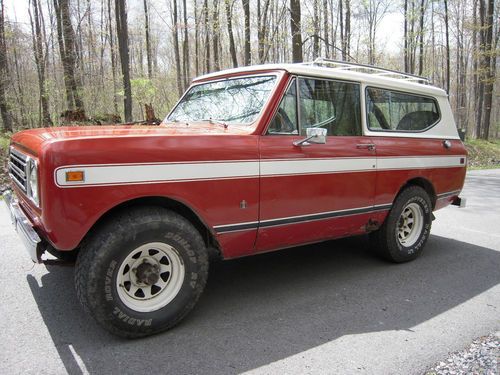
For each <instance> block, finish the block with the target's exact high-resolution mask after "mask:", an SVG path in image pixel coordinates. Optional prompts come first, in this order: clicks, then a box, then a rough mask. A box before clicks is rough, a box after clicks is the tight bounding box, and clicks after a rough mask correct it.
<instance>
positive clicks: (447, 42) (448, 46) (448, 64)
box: [444, 0, 450, 93]
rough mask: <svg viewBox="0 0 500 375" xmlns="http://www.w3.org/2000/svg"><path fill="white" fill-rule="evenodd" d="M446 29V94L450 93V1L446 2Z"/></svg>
mask: <svg viewBox="0 0 500 375" xmlns="http://www.w3.org/2000/svg"><path fill="white" fill-rule="evenodd" d="M444 27H445V30H446V92H448V93H449V92H450V31H449V24H448V0H444Z"/></svg>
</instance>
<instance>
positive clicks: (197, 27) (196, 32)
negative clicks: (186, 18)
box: [193, 0, 200, 77]
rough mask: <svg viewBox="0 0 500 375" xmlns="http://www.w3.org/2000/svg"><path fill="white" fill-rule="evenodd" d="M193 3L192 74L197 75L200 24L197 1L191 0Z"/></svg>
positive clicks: (198, 67) (198, 71)
mask: <svg viewBox="0 0 500 375" xmlns="http://www.w3.org/2000/svg"><path fill="white" fill-rule="evenodd" d="M193 3H194V74H195V76H196V77H197V76H198V75H199V74H200V63H199V61H200V60H199V44H198V39H199V33H200V25H199V19H198V1H197V0H193Z"/></svg>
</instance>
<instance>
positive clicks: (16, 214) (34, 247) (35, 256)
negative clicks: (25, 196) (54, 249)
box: [3, 191, 42, 263]
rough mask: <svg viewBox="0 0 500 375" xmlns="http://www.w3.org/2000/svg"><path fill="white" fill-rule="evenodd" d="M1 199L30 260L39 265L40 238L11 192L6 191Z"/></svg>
mask: <svg viewBox="0 0 500 375" xmlns="http://www.w3.org/2000/svg"><path fill="white" fill-rule="evenodd" d="M3 199H4V202H5V204H6V205H7V208H8V209H9V212H10V219H11V221H12V225H14V228H15V229H16V232H17V234H18V235H19V237H20V238H21V241H22V242H23V244H24V247H25V248H26V250H27V251H28V253H29V255H30V257H31V260H32V261H33V262H35V263H41V261H42V260H41V255H42V251H41V249H40V247H41V246H40V244H41V242H42V240H41V239H40V236H38V234H37V233H36V232H35V230H34V229H33V225H32V224H31V221H30V220H29V219H28V217H27V216H26V215H25V214H24V212H23V210H21V207H19V202H18V201H17V199H16V198H15V196H14V195H13V193H12V192H11V191H6V192H5V193H4V194H3Z"/></svg>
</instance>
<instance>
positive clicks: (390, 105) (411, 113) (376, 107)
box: [366, 88, 439, 132]
mask: <svg viewBox="0 0 500 375" xmlns="http://www.w3.org/2000/svg"><path fill="white" fill-rule="evenodd" d="M366 106H367V114H368V128H369V129H370V130H385V131H404V132H420V131H423V130H425V129H427V128H430V127H431V126H433V125H434V124H435V123H436V122H437V121H438V120H439V111H438V106H437V103H436V101H435V100H434V99H431V98H428V97H425V96H418V95H412V94H405V93H401V92H395V91H389V90H383V89H376V88H367V89H366Z"/></svg>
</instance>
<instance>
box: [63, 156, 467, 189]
mask: <svg viewBox="0 0 500 375" xmlns="http://www.w3.org/2000/svg"><path fill="white" fill-rule="evenodd" d="M453 167H465V157H464V156H461V155H453V156H418V157H416V156H415V157H411V156H406V157H380V158H375V157H371V158H329V159H282V160H265V159H263V160H261V161H260V162H259V161H258V160H249V161H244V160H235V161H220V162H217V161H211V162H198V163H165V164H162V163H158V164H102V165H82V166H78V165H75V166H64V167H60V168H58V169H56V171H55V181H56V184H57V185H58V186H60V187H78V186H100V185H127V184H146V183H157V182H180V181H197V180H220V179H241V178H255V177H259V175H260V176H262V177H273V176H275V177H276V176H289V175H300V174H318V173H321V174H331V173H344V172H363V171H373V170H375V169H377V170H395V169H399V170H404V169H426V168H453ZM70 171H83V172H84V174H85V181H83V182H72V181H70V182H67V181H66V172H70Z"/></svg>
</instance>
